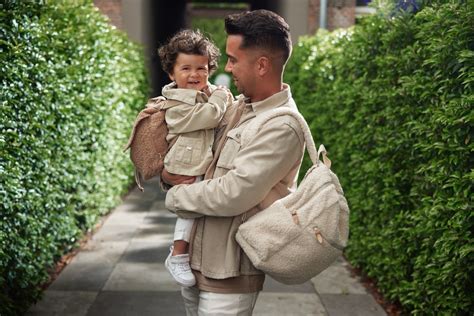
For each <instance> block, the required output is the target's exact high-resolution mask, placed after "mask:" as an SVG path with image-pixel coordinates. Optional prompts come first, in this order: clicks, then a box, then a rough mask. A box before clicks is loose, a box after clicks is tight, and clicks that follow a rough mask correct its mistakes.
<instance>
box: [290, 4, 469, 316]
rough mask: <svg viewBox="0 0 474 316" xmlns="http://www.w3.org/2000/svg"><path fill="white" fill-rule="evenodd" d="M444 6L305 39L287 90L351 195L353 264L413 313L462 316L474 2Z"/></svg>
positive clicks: (464, 305) (295, 56)
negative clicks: (290, 92) (290, 90)
mask: <svg viewBox="0 0 474 316" xmlns="http://www.w3.org/2000/svg"><path fill="white" fill-rule="evenodd" d="M440 2H445V3H442V4H435V3H433V2H432V3H430V4H429V5H427V6H426V7H425V8H424V9H422V10H421V11H419V12H417V13H416V14H407V13H406V14H403V13H400V14H396V15H393V14H392V15H389V16H387V15H383V14H380V13H379V14H376V15H374V16H371V17H368V18H365V19H363V20H362V21H361V24H360V25H357V26H355V27H354V28H353V29H351V30H340V31H336V32H333V33H327V32H320V33H318V34H317V35H316V36H313V37H307V38H303V39H301V40H300V42H299V43H298V45H297V46H296V48H295V50H294V53H293V57H292V60H291V62H290V64H289V65H288V67H287V75H286V78H285V81H286V82H289V83H290V84H291V85H292V91H293V94H294V97H295V99H296V102H297V104H298V106H299V107H300V109H301V110H302V112H303V114H304V115H305V117H306V118H307V119H308V121H309V122H310V125H311V129H312V132H313V136H314V137H315V140H316V142H317V143H320V142H322V143H325V144H326V145H327V146H326V147H327V148H328V151H329V154H330V155H329V156H330V157H331V158H332V160H333V169H334V170H335V171H336V173H337V174H338V175H339V177H340V179H341V182H342V184H343V187H344V189H345V192H346V195H347V198H348V201H349V204H350V207H351V232H350V242H349V247H348V249H347V252H346V254H347V256H348V258H349V260H350V262H351V263H352V264H354V265H355V266H357V267H360V268H362V269H363V271H364V272H365V273H366V274H367V275H368V276H370V277H373V278H375V279H376V280H377V286H378V287H379V289H380V290H381V291H382V292H383V294H384V295H385V296H386V297H387V298H388V299H390V300H393V301H399V302H400V303H401V304H402V305H403V308H404V309H405V311H407V312H410V313H413V314H417V315H435V314H436V315H438V314H442V315H464V314H468V313H469V312H471V313H472V311H473V310H474V302H473V296H472V293H473V292H474V288H473V279H472V278H473V275H474V236H473V232H474V216H473V214H474V213H473V210H472V206H473V198H472V197H473V183H474V181H473V180H474V172H473V169H472V168H473V165H474V164H473V162H474V158H473V156H474V155H473V149H474V146H473V130H472V127H473V121H474V111H473V104H474V3H473V2H472V1H467V2H462V1H454V0H452V1H440ZM308 164H309V162H308V161H306V162H305V165H304V168H303V169H305V168H307V167H308ZM302 171H304V170H302Z"/></svg>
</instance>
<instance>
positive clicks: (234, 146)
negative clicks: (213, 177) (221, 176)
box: [216, 129, 241, 171]
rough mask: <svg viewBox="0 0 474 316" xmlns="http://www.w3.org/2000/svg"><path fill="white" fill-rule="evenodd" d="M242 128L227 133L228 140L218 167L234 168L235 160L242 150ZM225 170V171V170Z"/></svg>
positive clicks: (218, 161)
mask: <svg viewBox="0 0 474 316" xmlns="http://www.w3.org/2000/svg"><path fill="white" fill-rule="evenodd" d="M240 134H241V131H240V130H235V129H234V130H231V131H229V132H228V133H227V140H226V142H225V144H224V147H223V148H222V151H221V154H220V156H219V160H217V164H216V167H217V168H221V169H225V170H226V171H228V170H231V169H233V168H234V167H235V166H234V160H235V157H236V156H237V153H238V152H239V150H240ZM225 170H223V171H225Z"/></svg>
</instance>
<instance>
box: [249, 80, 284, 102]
mask: <svg viewBox="0 0 474 316" xmlns="http://www.w3.org/2000/svg"><path fill="white" fill-rule="evenodd" d="M257 90H258V91H257V93H256V94H255V95H254V96H253V97H251V98H250V102H252V103H254V102H259V101H263V100H265V99H267V98H269V97H271V96H272V95H274V94H276V93H278V92H280V91H282V90H283V83H282V82H281V81H280V82H278V83H276V84H272V85H267V87H264V88H261V89H257Z"/></svg>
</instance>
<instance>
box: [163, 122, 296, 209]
mask: <svg viewBox="0 0 474 316" xmlns="http://www.w3.org/2000/svg"><path fill="white" fill-rule="evenodd" d="M287 120H288V119H287ZM290 120H293V118H290ZM295 124H296V123H293V124H289V123H288V122H287V121H284V122H283V123H282V121H281V120H278V119H276V120H274V121H271V122H269V123H267V124H266V125H264V126H263V127H262V129H261V130H260V131H259V132H258V133H257V135H256V136H255V137H254V138H253V140H251V141H250V142H249V144H248V145H247V146H246V147H245V148H242V149H241V150H240V151H239V152H238V153H237V156H236V158H235V159H234V164H233V165H234V168H233V169H232V170H230V171H229V172H227V173H226V174H225V175H224V176H222V177H219V178H215V179H210V180H205V181H202V182H199V183H195V184H191V185H178V186H175V187H173V188H171V189H170V190H169V191H168V193H167V195H166V207H167V208H168V209H169V210H170V211H173V212H176V213H177V214H178V216H182V217H190V216H189V211H190V212H194V213H199V214H202V215H207V216H237V215H239V214H242V213H244V212H246V211H248V210H249V209H251V208H252V207H254V206H256V205H257V204H258V203H260V202H261V201H262V200H263V199H264V198H265V196H266V195H267V194H268V193H269V192H270V190H271V189H272V188H273V187H274V186H275V185H276V184H277V183H278V182H279V181H281V180H282V179H283V178H284V177H285V176H286V175H287V174H288V173H289V172H290V170H292V169H293V168H294V167H295V165H297V164H299V163H300V161H301V158H302V154H303V148H304V143H303V139H302V138H300V136H299V135H298V133H297V131H296V130H295V128H294V127H293V126H295ZM292 125H293V126H292ZM182 211H187V212H182Z"/></svg>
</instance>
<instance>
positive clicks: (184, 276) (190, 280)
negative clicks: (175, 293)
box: [165, 249, 196, 287]
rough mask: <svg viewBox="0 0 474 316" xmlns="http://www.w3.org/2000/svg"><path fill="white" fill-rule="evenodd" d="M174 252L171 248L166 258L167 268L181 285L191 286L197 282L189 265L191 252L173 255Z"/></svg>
mask: <svg viewBox="0 0 474 316" xmlns="http://www.w3.org/2000/svg"><path fill="white" fill-rule="evenodd" d="M172 252H173V250H172V249H171V251H170V254H169V255H168V258H166V260H165V267H166V269H168V271H169V272H170V273H171V275H172V276H173V278H174V279H175V280H176V282H178V283H179V284H180V285H182V286H184V287H191V286H193V285H194V284H196V279H195V278H194V274H193V273H192V272H191V267H190V266H189V254H184V255H176V256H172V255H171V253H172Z"/></svg>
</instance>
